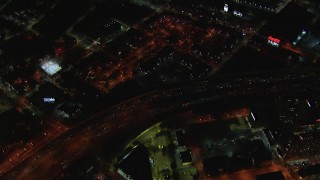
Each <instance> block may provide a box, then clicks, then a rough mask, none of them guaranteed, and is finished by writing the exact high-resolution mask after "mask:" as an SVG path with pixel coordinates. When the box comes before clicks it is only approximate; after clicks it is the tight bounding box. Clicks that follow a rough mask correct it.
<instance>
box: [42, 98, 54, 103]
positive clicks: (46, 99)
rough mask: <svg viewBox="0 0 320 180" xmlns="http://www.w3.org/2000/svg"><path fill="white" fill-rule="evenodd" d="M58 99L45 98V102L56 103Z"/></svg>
mask: <svg viewBox="0 0 320 180" xmlns="http://www.w3.org/2000/svg"><path fill="white" fill-rule="evenodd" d="M55 101H56V100H55V99H54V98H43V102H45V103H54V102H55Z"/></svg>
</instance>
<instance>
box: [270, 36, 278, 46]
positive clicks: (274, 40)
mask: <svg viewBox="0 0 320 180" xmlns="http://www.w3.org/2000/svg"><path fill="white" fill-rule="evenodd" d="M268 40H270V41H272V42H275V43H277V44H280V39H278V38H274V37H272V36H269V37H268Z"/></svg>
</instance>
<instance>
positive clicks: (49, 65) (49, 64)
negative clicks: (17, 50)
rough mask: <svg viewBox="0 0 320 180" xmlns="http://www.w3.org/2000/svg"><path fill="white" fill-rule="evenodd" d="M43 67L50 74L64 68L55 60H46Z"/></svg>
mask: <svg viewBox="0 0 320 180" xmlns="http://www.w3.org/2000/svg"><path fill="white" fill-rule="evenodd" d="M41 68H42V69H43V70H44V71H45V72H46V73H47V74H49V75H54V74H56V73H57V72H59V71H60V70H61V69H62V68H61V66H60V65H59V64H58V63H57V62H55V61H53V60H49V61H46V62H44V63H43V64H42V65H41Z"/></svg>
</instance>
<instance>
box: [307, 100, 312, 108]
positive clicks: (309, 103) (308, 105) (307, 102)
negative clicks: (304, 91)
mask: <svg viewBox="0 0 320 180" xmlns="http://www.w3.org/2000/svg"><path fill="white" fill-rule="evenodd" d="M306 103H307V104H308V106H309V107H311V104H310V103H309V101H308V99H306Z"/></svg>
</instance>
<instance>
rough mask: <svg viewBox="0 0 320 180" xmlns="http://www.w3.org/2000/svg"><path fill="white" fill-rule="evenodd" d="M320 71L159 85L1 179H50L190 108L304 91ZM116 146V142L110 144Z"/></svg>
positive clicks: (88, 122) (91, 121) (89, 122)
mask: <svg viewBox="0 0 320 180" xmlns="http://www.w3.org/2000/svg"><path fill="white" fill-rule="evenodd" d="M319 74H320V73H319V72H309V71H307V70H306V71H304V72H298V73H291V74H290V75H286V74H285V72H283V73H278V74H275V75H270V74H263V75H255V74H253V75H250V76H247V77H243V76H242V77H232V76H230V77H226V78H225V79H224V80H223V81H222V80H219V79H212V80H202V81H193V82H186V83H184V84H182V83H180V84H177V85H168V86H165V87H158V88H157V90H154V91H152V92H149V93H147V94H144V95H141V96H139V97H136V98H133V99H130V100H127V101H125V102H123V103H120V104H118V105H115V106H113V107H111V108H108V109H106V110H104V111H102V112H100V113H98V114H96V115H94V116H93V117H91V118H89V119H88V120H86V121H84V122H83V123H82V124H80V125H78V126H76V127H75V128H73V129H71V130H69V131H68V132H67V133H66V134H64V135H62V136H60V137H59V138H58V139H56V140H55V141H53V142H50V143H48V144H47V145H46V146H45V147H44V148H43V149H41V150H40V151H38V152H37V153H35V154H34V155H33V156H31V157H29V158H28V159H26V160H25V161H24V162H23V163H21V164H20V165H18V166H16V167H14V168H13V169H12V170H11V171H9V172H8V173H6V174H4V175H3V176H2V177H1V178H2V179H47V178H48V177H57V176H58V175H59V174H60V173H61V172H62V171H63V169H65V168H66V167H67V166H68V165H69V164H70V163H72V162H73V161H74V160H76V159H77V158H79V157H81V156H83V155H85V154H87V153H90V152H92V150H94V149H96V148H97V147H100V146H101V145H103V144H106V143H108V142H110V141H111V140H113V139H116V138H117V137H119V136H122V135H125V134H126V133H127V132H128V131H130V130H132V129H140V130H141V132H142V131H143V128H146V127H148V126H150V125H152V124H155V123H157V122H159V121H161V120H165V119H168V118H169V117H172V116H174V115H177V114H179V113H182V112H186V111H190V110H191V109H193V108H195V107H199V105H201V104H204V103H214V102H218V101H217V100H219V99H224V98H227V97H228V98H232V97H243V96H251V95H275V94H279V93H288V92H291V93H301V92H302V93H303V92H305V90H306V89H309V88H310V87H316V86H318V84H319V82H320V81H319V80H320V78H319V77H320V76H319ZM110 147H111V148H115V147H112V144H110Z"/></svg>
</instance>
